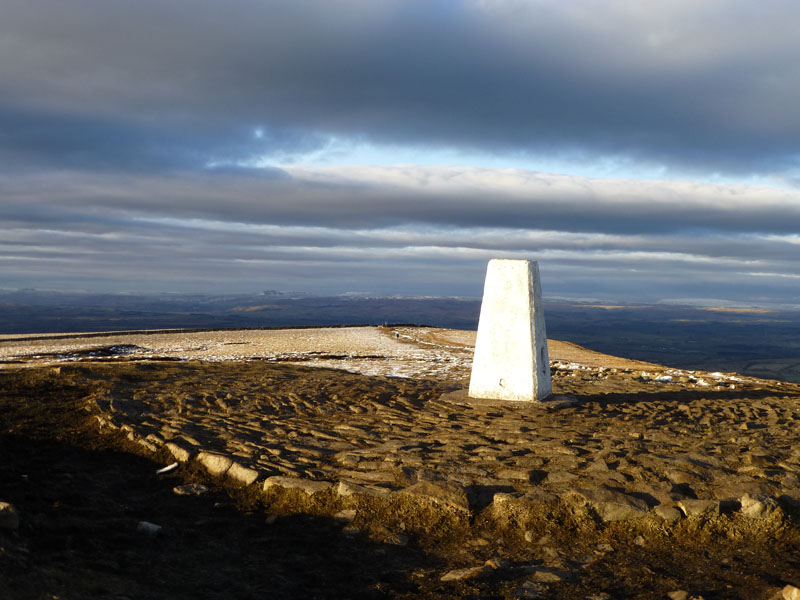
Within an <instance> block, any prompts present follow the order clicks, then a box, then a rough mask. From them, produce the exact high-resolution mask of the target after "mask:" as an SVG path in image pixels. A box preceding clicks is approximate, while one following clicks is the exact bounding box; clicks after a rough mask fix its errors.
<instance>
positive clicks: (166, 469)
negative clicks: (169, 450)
mask: <svg viewBox="0 0 800 600" xmlns="http://www.w3.org/2000/svg"><path fill="white" fill-rule="evenodd" d="M178 464H179V463H176V462H174V463H172V464H171V465H167V466H166V467H164V468H163V469H159V470H158V471H156V475H166V474H167V473H171V472H172V471H174V470H175V469H177V468H178Z"/></svg>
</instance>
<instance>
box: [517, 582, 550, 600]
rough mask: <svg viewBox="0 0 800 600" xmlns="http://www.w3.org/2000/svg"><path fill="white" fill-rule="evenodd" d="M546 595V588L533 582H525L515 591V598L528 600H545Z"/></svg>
mask: <svg viewBox="0 0 800 600" xmlns="http://www.w3.org/2000/svg"><path fill="white" fill-rule="evenodd" d="M546 595H547V586H545V585H542V584H541V583H536V582H535V581H526V582H525V583H523V584H522V585H521V586H519V589H518V590H517V593H516V597H517V598H525V599H528V600H536V599H538V598H545V597H546Z"/></svg>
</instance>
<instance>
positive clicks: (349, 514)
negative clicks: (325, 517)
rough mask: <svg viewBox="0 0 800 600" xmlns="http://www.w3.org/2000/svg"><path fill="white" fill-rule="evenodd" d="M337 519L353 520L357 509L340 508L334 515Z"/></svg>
mask: <svg viewBox="0 0 800 600" xmlns="http://www.w3.org/2000/svg"><path fill="white" fill-rule="evenodd" d="M333 517H334V518H335V519H341V520H342V521H352V520H353V519H355V518H356V511H355V509H352V508H348V509H345V510H340V511H339V512H337V513H336V514H335V515H333Z"/></svg>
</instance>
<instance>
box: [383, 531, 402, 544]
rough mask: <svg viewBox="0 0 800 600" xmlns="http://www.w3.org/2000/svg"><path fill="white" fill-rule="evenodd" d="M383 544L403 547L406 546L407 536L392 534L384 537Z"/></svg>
mask: <svg viewBox="0 0 800 600" xmlns="http://www.w3.org/2000/svg"><path fill="white" fill-rule="evenodd" d="M383 542H384V543H385V544H392V545H393V546H405V545H407V544H408V536H407V535H403V534H402V533H392V534H390V535H388V536H386V538H384V540H383Z"/></svg>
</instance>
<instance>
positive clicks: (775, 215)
mask: <svg viewBox="0 0 800 600" xmlns="http://www.w3.org/2000/svg"><path fill="white" fill-rule="evenodd" d="M656 191H658V193H656ZM0 193H2V196H3V198H4V199H5V200H4V203H3V204H2V205H0V271H2V272H3V274H4V279H5V281H6V285H11V284H14V285H24V284H27V285H33V286H36V285H37V284H36V283H35V282H36V281H48V282H53V285H57V284H58V285H63V286H66V285H68V283H67V282H69V286H70V287H72V288H74V287H80V285H82V284H85V285H86V286H89V285H90V282H94V285H95V286H96V285H97V282H98V281H102V282H103V283H102V286H104V289H138V288H144V289H162V290H170V289H171V290H183V289H186V290H205V291H207V290H208V289H209V286H212V287H213V288H214V289H216V290H219V289H229V290H230V291H240V290H243V289H244V290H250V291H253V290H258V289H263V288H278V289H306V290H308V291H314V292H319V293H322V292H345V291H351V290H363V291H369V292H375V293H401V292H406V293H428V294H445V295H459V294H465V295H478V294H479V293H480V283H481V279H482V270H483V268H484V267H485V262H486V260H488V259H489V258H492V257H497V256H505V257H510V258H515V257H516V258H535V259H538V260H540V261H541V264H542V271H543V273H544V274H545V276H546V277H547V279H548V286H547V288H548V290H549V291H548V293H550V294H562V295H575V294H584V295H588V296H592V295H597V294H603V293H607V294H609V295H613V294H612V292H614V293H615V294H616V296H617V297H619V296H620V295H623V296H626V295H631V297H637V298H641V297H642V296H647V297H650V298H651V299H657V298H661V297H675V295H676V294H678V295H680V296H681V297H683V296H685V297H689V296H691V295H692V294H694V295H697V294H700V295H701V296H703V297H708V296H716V297H719V296H721V295H722V296H724V294H728V296H729V297H730V298H734V299H737V300H742V299H744V300H748V299H752V298H756V297H759V298H760V297H763V296H772V297H773V299H775V300H781V301H784V302H789V303H797V302H798V301H800V298H798V294H797V291H796V285H797V282H798V280H800V266H798V265H800V236H798V235H795V234H793V233H791V231H792V229H794V231H797V229H798V224H800V199H798V197H797V195H796V194H795V193H793V192H786V191H779V190H773V189H768V188H752V187H747V186H718V185H717V186H714V185H708V184H704V185H700V184H691V183H680V182H677V183H675V182H673V183H669V182H647V181H643V182H639V181H608V180H592V179H575V178H568V177H564V176H556V175H545V174H541V173H531V172H525V171H511V170H488V169H456V168H453V167H449V168H445V167H439V168H421V167H416V168H411V167H406V168H384V169H377V168H355V167H353V168H349V169H345V168H340V169H322V168H319V169H310V168H302V169H301V168H287V170H286V171H285V172H284V174H283V177H282V178H277V179H276V178H265V177H256V176H253V175H251V174H249V173H226V174H224V175H217V176H214V177H212V176H211V175H207V177H206V178H197V177H189V176H186V177H185V178H183V179H181V178H178V177H175V176H169V177H167V176H153V177H149V178H147V177H143V176H136V177H130V178H129V179H126V178H120V176H118V175H112V174H96V175H92V176H88V175H86V174H83V173H80V172H77V173H75V172H73V173H66V172H54V173H51V174H50V175H49V176H43V175H42V174H37V175H35V176H34V175H31V176H17V177H5V178H0ZM640 197H649V198H651V201H650V202H649V204H648V205H647V208H646V209H642V208H641V206H642V203H641V202H640V200H639V198H640ZM720 198H724V200H720ZM753 203H756V204H759V205H760V206H762V207H763V206H768V207H770V210H768V211H766V215H762V216H761V217H760V220H759V219H756V217H757V216H758V215H756V214H755V212H748V211H747V210H746V208H747V206H748V205H749V204H753ZM495 214H497V215H501V216H503V215H504V217H503V218H501V217H500V216H498V217H496V218H491V217H492V215H495ZM553 224H557V225H558V227H554V226H552V225H553ZM389 273H390V274H391V276H387V274H389ZM59 282H60V283H59ZM38 286H39V287H41V284H39V285H38ZM709 290H713V291H714V293H712V292H710V291H709ZM634 295H635V296H634Z"/></svg>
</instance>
